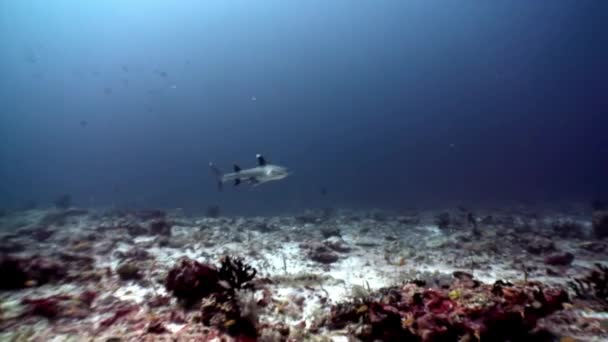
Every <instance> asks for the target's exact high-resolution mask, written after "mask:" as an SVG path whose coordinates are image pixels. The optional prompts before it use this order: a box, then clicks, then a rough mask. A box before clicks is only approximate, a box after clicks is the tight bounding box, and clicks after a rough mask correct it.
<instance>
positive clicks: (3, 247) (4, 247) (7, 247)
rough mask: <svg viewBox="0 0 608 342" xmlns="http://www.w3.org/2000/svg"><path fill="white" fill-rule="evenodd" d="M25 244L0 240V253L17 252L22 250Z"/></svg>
mask: <svg viewBox="0 0 608 342" xmlns="http://www.w3.org/2000/svg"><path fill="white" fill-rule="evenodd" d="M24 250H25V246H24V245H23V244H21V243H19V242H15V241H2V242H0V253H18V252H23V251H24Z"/></svg>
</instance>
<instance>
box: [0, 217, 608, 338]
mask: <svg viewBox="0 0 608 342" xmlns="http://www.w3.org/2000/svg"><path fill="white" fill-rule="evenodd" d="M581 208H582V206H577V205H572V206H570V208H569V209H543V210H539V209H532V208H527V207H521V206H520V207H513V208H499V209H487V210H479V211H477V212H475V213H474V214H473V213H471V212H469V211H468V210H466V209H464V208H459V209H458V208H456V209H448V210H407V211H401V212H395V211H383V210H367V211H362V210H329V209H325V210H310V211H306V212H304V213H302V214H301V215H294V216H277V217H205V216H200V217H197V216H193V215H186V214H184V213H183V212H182V211H179V210H175V211H166V212H165V211H159V210H102V209H97V210H96V209H78V208H65V209H55V208H53V209H46V210H27V211H15V212H9V213H6V215H5V216H4V217H1V218H0V226H1V227H3V229H2V232H1V233H0V251H1V252H2V255H3V256H2V259H1V264H0V271H1V272H2V274H1V275H0V277H1V279H0V288H2V290H0V341H45V342H46V341H108V342H110V341H113V342H116V341H255V340H258V341H357V340H369V341H373V340H377V339H380V340H382V339H384V340H394V339H395V338H396V337H395V336H402V337H403V336H407V338H410V340H412V341H433V340H438V339H439V337H438V336H440V335H437V333H436V332H435V331H434V330H433V329H439V328H437V327H435V326H428V324H429V323H428V317H427V318H425V319H426V321H425V322H426V323H423V322H422V321H421V319H422V318H421V317H423V316H422V315H424V314H428V313H429V312H431V313H432V314H433V315H436V316H437V317H447V316H442V315H448V316H449V315H456V314H459V315H466V313H465V312H468V311H467V310H473V309H471V307H472V305H473V304H472V303H473V302H472V301H473V299H471V298H473V297H475V298H477V299H476V300H477V302H476V303H475V310H481V309H479V308H480V307H484V305H485V307H486V308H487V307H488V306H489V305H494V304H491V303H497V302H500V303H501V304H500V305H501V309H500V310H507V311H509V310H510V311H514V310H515V311H517V310H519V311H517V312H519V313H520V314H521V316H522V317H525V316H526V315H527V317H525V319H528V318H529V316H530V312H531V311H530V310H537V311H534V312H540V310H542V309H543V308H545V307H546V306H548V305H549V304H548V303H549V300H546V301H545V300H544V299H539V297H537V296H536V294H538V293H542V291H545V290H546V291H549V292H547V293H551V294H553V295H555V294H556V293H562V292H565V293H567V295H568V299H567V300H565V299H563V298H562V299H563V300H560V302H559V303H558V304H559V305H557V306H555V307H551V308H550V309H548V310H547V311H542V312H543V314H542V315H541V314H539V317H534V319H533V320H532V322H533V323H534V326H532V327H529V326H526V327H525V329H528V330H530V334H531V335H530V336H545V337H546V336H550V337H549V338H553V340H557V341H608V333H607V330H608V313H607V312H606V311H607V309H608V305H606V301H605V300H606V298H599V297H598V296H596V295H594V293H593V291H591V290H590V289H584V288H582V287H581V286H583V285H584V284H585V283H581V284H579V285H580V286H579V287H578V288H577V287H576V286H573V285H572V284H573V283H572V282H574V283H575V284H576V281H575V279H583V278H584V277H587V276H588V275H589V274H591V272H592V271H593V270H596V271H597V270H598V266H596V264H597V263H599V264H600V265H602V264H603V265H605V264H606V260H608V258H606V256H607V254H608V240H607V239H606V238H603V239H599V238H597V237H594V235H593V228H592V220H591V214H590V213H589V212H587V211H586V210H585V209H581ZM226 256H228V257H229V258H232V259H228V260H233V261H234V260H240V261H242V262H243V265H241V269H236V270H233V271H234V272H238V271H243V274H245V276H244V278H243V277H241V278H243V279H241V278H239V279H241V280H242V281H241V282H239V281H238V280H237V281H235V283H238V286H241V287H242V288H240V289H230V286H234V284H235V283H230V284H228V285H227V284H226V282H221V281H218V284H220V287H217V286H216V285H215V284H212V285H209V286H210V287H211V288H213V289H212V290H209V291H207V292H205V291H202V290H201V291H202V292H200V291H199V292H198V294H199V296H198V297H201V295H200V294H201V293H203V292H205V294H204V295H203V298H194V299H193V301H192V302H189V303H188V305H186V304H185V301H184V299H187V298H184V296H183V295H182V297H181V298H176V293H175V292H174V291H173V290H172V289H168V286H167V282H168V275H169V273H170V271H171V270H172V269H174V268H179V264H180V262H181V260H184V258H188V259H192V260H196V261H198V262H199V263H200V264H202V265H208V267H210V268H211V269H213V270H216V271H218V272H221V271H220V268H221V265H222V260H224V261H225V260H227V259H226ZM245 266H250V267H251V268H249V269H248V270H249V275H252V270H253V269H255V270H256V272H255V275H254V276H253V277H251V279H249V278H248V276H247V272H246V270H244V269H243V268H244V267H245ZM236 268H238V267H236ZM214 272H215V271H214ZM243 274H241V276H242V275H243ZM220 278H221V277H220ZM220 278H218V279H220ZM213 279H215V278H213ZM221 279H224V278H221ZM216 280H217V279H216ZM216 280H209V279H207V278H205V279H200V280H199V281H200V282H205V281H207V282H209V281H216ZM497 281H501V284H508V285H504V286H499V287H498V288H499V289H498V290H496V289H497V285H495V283H496V282H497ZM199 285H200V284H199ZM604 285H605V284H604ZM184 286H187V285H184ZM196 286H198V285H196ZM221 286H223V288H224V289H225V290H221V289H222V287H221ZM169 287H170V286H169ZM218 288H219V289H220V290H218ZM383 288H384V289H386V288H392V290H391V291H392V292H390V291H388V290H382V289H383ZM173 289H174V288H173ZM214 291H220V292H221V291H227V293H229V294H230V298H232V299H231V300H233V301H231V302H230V304H234V303H238V308H236V309H235V308H234V307H232V308H231V309H230V308H228V309H226V308H225V306H226V305H227V304H226V305H224V307H222V305H221V304H222V303H219V304H218V303H216V304H213V305H216V306H215V307H214V306H213V305H211V306H210V304H209V297H212V298H215V299H216V300H225V298H226V296H224V295H222V296H219V297H213V296H210V295H209V293H210V292H214ZM483 291H486V292H487V293H486V292H483ZM490 291H493V292H492V293H493V294H490ZM496 291H498V292H499V293H498V294H497V293H496ZM538 291H541V292H538ZM551 291H552V292H551ZM559 291H562V292H559ZM194 292H196V291H194ZM577 292H578V293H577ZM391 293H392V294H391ZM396 293H399V294H398V295H396ZM513 293H517V294H518V298H520V299H521V298H523V299H521V300H520V302H518V303H516V304H513V305H514V306H509V305H511V303H510V302H509V300H510V299H509V298H511V297H509V296H508V295H513ZM532 293H534V295H532ZM520 294H521V295H520ZM528 294H529V296H528V297H526V296H527V295H528ZM410 295H411V296H410ZM395 296H397V297H399V298H400V299H399V298H398V299H395V298H396V297H395ZM408 296H409V297H408ZM416 296H418V297H416ZM476 296H477V297H476ZM484 296H485V297H484ZM177 297H179V296H177ZM234 297H238V298H237V299H234ZM410 297H411V298H418V299H417V300H419V301H420V302H419V303H418V304H413V302H411V298H410ZM554 297H556V296H554ZM218 298H220V299H218ZM221 298H224V299H221ZM479 298H481V299H479ZM484 298H485V299H484ZM545 298H553V297H551V295H546V296H545ZM391 300H393V301H395V302H391ZM426 300H428V301H426ZM399 301H401V302H400V303H397V302H399ZM431 302H432V304H431ZM205 305H207V307H206V308H207V309H206V310H205V309H201V306H205ZM416 305H418V307H417V308H416V309H415V310H414V309H413V308H414V307H415V306H416ZM213 308H215V311H214V309H213ZM405 308H408V309H405ZM409 308H412V310H413V311H412V312H409V311H408V310H410V309H409ZM222 310H224V311H223V312H222ZM349 310H350V311H349ZM425 310H426V311H425ZM493 310H498V309H493ZM235 312H236V315H237V316H234V315H235ZM391 314H394V315H395V317H398V318H399V320H400V321H398V322H400V324H397V326H395V325H394V324H393V325H391V324H392V323H390V322H388V321H386V320H388V318H387V317H389V316H390V315H391ZM231 315H232V316H231ZM206 316H207V317H206ZM234 317H236V318H234ZM461 317H464V316H461ZM501 317H502V316H501ZM462 319H463V320H464V318H462ZM466 319H469V318H466ZM242 321H247V322H249V323H248V324H249V325H247V324H245V325H243V323H242ZM475 322H476V323H475V324H477V325H476V326H477V328H474V329H473V330H471V332H470V334H469V335H468V337H467V338H469V339H468V341H474V340H475V339H476V338H479V337H480V336H481V341H484V339H483V336H484V332H486V329H489V328H487V327H486V326H484V324H485V325H487V324H488V323H487V322H483V320H481V319H480V320H477V321H475ZM433 324H436V325H438V326H441V325H445V324H448V323H445V322H443V323H442V322H434V323H433ZM449 324H452V323H449ZM449 324H448V325H449ZM454 324H455V323H454ZM458 324H460V323H458ZM467 324H468V323H467ZM471 324H472V323H471ZM251 327H253V329H254V330H253V332H252V330H251ZM378 327H384V328H383V329H386V332H384V333H385V335H382V334H383V333H381V332H379V331H378V329H379V328H378ZM241 329H242V331H241ZM390 329H403V330H402V331H400V332H398V334H405V335H394V334H393V335H391V334H389V333H388V332H387V331H388V330H390ZM462 331H468V330H466V329H465V330H462ZM532 331H533V332H532ZM538 331H543V332H544V333H543V334H540V335H534V334H536V332H538ZM489 336H491V335H489ZM522 336H523V335H522ZM526 336H527V335H526ZM407 338H405V339H401V340H406V341H407V340H408V339H407ZM533 339H534V337H530V340H533ZM447 340H451V339H447ZM458 340H463V341H464V340H466V339H464V338H463V337H462V336H461V337H459V338H456V339H454V341H458ZM486 340H492V339H491V338H488V339H486ZM536 340H538V339H536Z"/></svg>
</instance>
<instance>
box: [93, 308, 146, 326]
mask: <svg viewBox="0 0 608 342" xmlns="http://www.w3.org/2000/svg"><path fill="white" fill-rule="evenodd" d="M136 309H137V306H134V305H130V306H123V307H121V308H119V309H118V310H116V311H115V312H114V315H112V316H110V317H108V318H106V319H104V320H103V321H101V322H100V323H99V326H100V327H101V328H107V327H109V326H111V325H113V324H114V323H116V321H118V320H119V319H120V318H122V317H124V316H126V315H128V314H129V313H131V312H133V311H135V310H136Z"/></svg>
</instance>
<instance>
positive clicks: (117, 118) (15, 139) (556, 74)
mask: <svg viewBox="0 0 608 342" xmlns="http://www.w3.org/2000/svg"><path fill="white" fill-rule="evenodd" d="M605 13H608V6H607V3H606V2H605V1H565V0H564V1H558V0H555V1H523V0H515V1H428V0H416V1H413V0H410V1H400V0H395V1H358V0H348V1H346V0H344V1H342V0H332V1H326V0H318V1H285V0H276V1H273V0H264V1H245V0H243V1H194V0H193V1H181V0H180V1H168V0H159V1H122V0H120V1H119V0H111V1H71V0H64V1H2V2H0V41H1V48H0V51H1V52H2V53H1V55H0V104H1V110H0V180H1V181H0V206H4V207H9V208H11V207H18V206H20V205H22V203H24V202H27V201H30V200H33V201H36V202H37V203H38V204H39V205H40V206H46V205H50V204H51V202H52V200H53V199H55V198H56V197H57V196H59V195H61V194H63V193H69V194H71V195H72V198H73V200H74V202H75V204H77V205H79V206H102V207H103V206H111V205H113V206H119V207H164V208H176V207H181V208H185V209H187V210H194V211H195V210H197V209H200V210H204V208H206V206H207V205H210V204H219V205H220V206H221V207H222V209H223V210H224V212H227V213H246V214H265V213H282V212H291V211H299V210H303V209H305V208H311V207H327V206H331V207H389V208H403V207H412V206H437V205H454V204H467V205H482V204H488V203H492V204H495V203H496V204H500V203H509V202H521V201H523V202H526V203H528V202H538V201H541V202H552V201H570V200H583V201H587V200H591V199H593V198H597V197H601V196H605V194H606V192H607V191H608V186H607V183H608V182H607V179H608V177H607V176H606V175H607V174H608V168H607V167H606V165H608V153H606V151H608V134H606V131H608V119H607V118H606V115H607V114H608V111H607V110H606V109H607V108H608V100H606V98H607V96H606V94H605V93H606V80H607V79H608V78H607V76H608V68H607V66H606V60H608V51H607V50H608V48H607V47H608V34H607V31H608V30H607V29H606V23H605ZM256 153H264V154H265V155H266V157H267V158H268V159H269V160H270V161H271V162H273V163H277V164H280V165H285V166H287V167H289V168H290V169H292V170H294V171H295V173H294V174H293V175H292V176H290V177H289V178H287V179H285V180H283V181H279V182H275V183H272V184H264V185H263V186H260V187H257V188H255V189H249V188H247V187H246V186H245V187H239V188H237V189H233V188H232V187H228V189H226V191H224V192H222V193H218V192H217V191H216V187H215V182H214V180H213V178H212V177H211V175H210V172H209V170H208V167H207V165H208V162H209V161H214V162H215V163H216V164H218V165H219V166H221V167H222V168H224V169H225V170H229V169H230V167H231V165H232V163H233V162H238V163H239V164H240V165H241V166H242V167H248V166H253V165H255V158H254V156H255V154H256ZM322 187H325V188H326V189H327V193H326V194H325V195H323V194H321V188H322Z"/></svg>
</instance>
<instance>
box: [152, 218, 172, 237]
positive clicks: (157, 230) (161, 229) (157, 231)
mask: <svg viewBox="0 0 608 342" xmlns="http://www.w3.org/2000/svg"><path fill="white" fill-rule="evenodd" d="M149 227H150V233H151V234H152V235H164V236H171V224H169V223H168V222H167V221H165V220H156V221H152V222H151V223H150V226H149Z"/></svg>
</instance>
